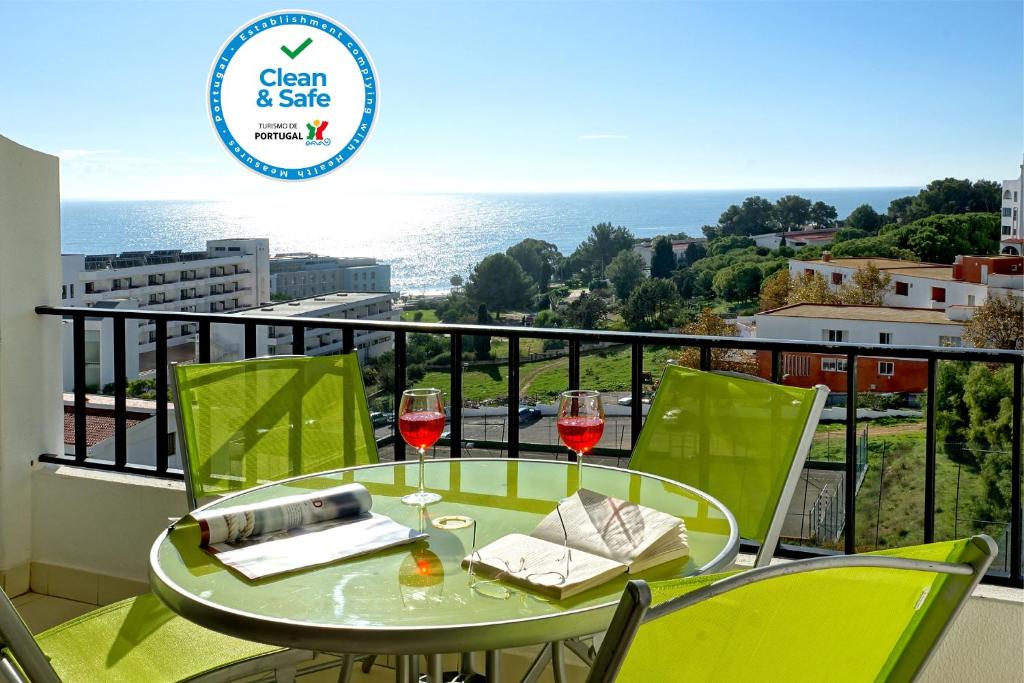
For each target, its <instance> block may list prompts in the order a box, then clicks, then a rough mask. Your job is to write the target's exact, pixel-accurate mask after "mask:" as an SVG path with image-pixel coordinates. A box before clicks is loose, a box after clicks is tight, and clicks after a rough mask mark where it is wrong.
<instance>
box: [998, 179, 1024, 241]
mask: <svg viewBox="0 0 1024 683" xmlns="http://www.w3.org/2000/svg"><path fill="white" fill-rule="evenodd" d="M1022 194H1024V164H1021V166H1020V175H1018V176H1017V177H1016V178H1012V179H1010V180H1004V181H1003V203H1002V210H1001V211H1000V215H999V225H1000V241H999V252H1000V253H1002V254H1013V255H1016V256H1024V230H1022V229H1021V206H1020V205H1021V200H1022V197H1021V195H1022Z"/></svg>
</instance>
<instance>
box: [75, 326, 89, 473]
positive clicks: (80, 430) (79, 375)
mask: <svg viewBox="0 0 1024 683" xmlns="http://www.w3.org/2000/svg"><path fill="white" fill-rule="evenodd" d="M71 326H72V329H71V339H72V343H71V345H72V352H73V355H74V363H75V372H74V375H75V462H77V463H84V462H85V459H86V458H87V457H88V453H89V445H88V443H87V442H86V428H85V420H86V417H85V314H84V313H80V314H77V315H75V316H74V317H73V318H72V321H71Z"/></svg>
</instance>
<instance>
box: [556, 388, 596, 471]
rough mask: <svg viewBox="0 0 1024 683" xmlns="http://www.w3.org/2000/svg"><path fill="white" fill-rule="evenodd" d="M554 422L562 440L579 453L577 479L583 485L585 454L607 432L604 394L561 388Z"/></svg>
mask: <svg viewBox="0 0 1024 683" xmlns="http://www.w3.org/2000/svg"><path fill="white" fill-rule="evenodd" d="M555 424H556V426H557V427H558V435H559V436H560V437H561V438H562V443H564V444H565V445H566V446H568V447H569V449H570V450H572V451H574V452H575V453H576V466H577V470H576V471H577V473H578V477H577V481H578V482H579V488H583V456H584V455H586V454H587V453H589V452H590V451H592V450H593V449H594V446H596V445H597V442H598V441H600V440H601V435H602V434H604V406H603V405H601V394H600V393H598V392H596V391H591V390H589V389H582V390H581V389H574V390H572V391H564V392H562V395H561V396H560V398H559V403H558V418H557V420H556V422H555Z"/></svg>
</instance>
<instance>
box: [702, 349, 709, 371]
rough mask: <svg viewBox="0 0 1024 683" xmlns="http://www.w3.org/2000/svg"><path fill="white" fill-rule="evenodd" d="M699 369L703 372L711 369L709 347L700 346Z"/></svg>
mask: <svg viewBox="0 0 1024 683" xmlns="http://www.w3.org/2000/svg"><path fill="white" fill-rule="evenodd" d="M700 369H701V370H703V371H704V372H709V371H710V370H711V347H710V346H703V345H702V346H701V347H700Z"/></svg>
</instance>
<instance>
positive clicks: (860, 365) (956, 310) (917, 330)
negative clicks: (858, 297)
mask: <svg viewBox="0 0 1024 683" xmlns="http://www.w3.org/2000/svg"><path fill="white" fill-rule="evenodd" d="M970 311H971V309H969V308H966V307H960V306H955V307H950V308H948V309H946V310H944V311H943V310H935V309H931V308H892V307H889V306H847V305H826V304H794V305H791V306H783V307H782V308H777V309H775V310H773V311H766V312H764V313H758V314H757V316H756V317H755V324H756V330H757V337H758V338H759V339H797V340H801V341H820V342H826V343H828V342H849V343H855V344H857V343H859V344H882V345H887V344H896V345H910V346H945V347H948V346H969V344H966V343H965V341H964V327H963V322H964V321H965V320H966V319H967V318H968V317H969V314H970ZM781 364H782V372H783V375H784V378H783V381H784V383H786V384H789V385H793V386H803V387H811V386H814V385H815V384H824V385H826V386H828V387H829V389H831V390H832V391H834V392H837V393H843V392H846V391H847V377H848V369H847V365H846V364H847V359H846V356H845V354H841V353H840V354H836V353H828V352H823V353H784V354H782V359H781ZM758 374H760V375H761V376H762V377H765V378H770V377H771V354H770V353H768V352H759V353H758ZM857 387H858V390H860V391H873V392H908V393H921V392H923V391H926V390H927V388H928V375H927V362H925V361H920V360H908V359H899V358H885V357H884V356H878V357H867V356H864V357H860V358H858V360H857Z"/></svg>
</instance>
